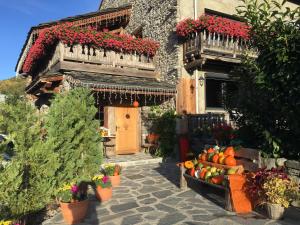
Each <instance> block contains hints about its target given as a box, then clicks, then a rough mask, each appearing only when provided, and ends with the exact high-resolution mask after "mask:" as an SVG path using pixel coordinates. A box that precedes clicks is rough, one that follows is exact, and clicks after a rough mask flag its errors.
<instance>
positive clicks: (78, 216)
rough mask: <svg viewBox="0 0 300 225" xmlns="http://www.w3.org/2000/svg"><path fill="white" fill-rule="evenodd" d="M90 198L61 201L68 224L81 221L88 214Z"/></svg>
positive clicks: (61, 207) (62, 210)
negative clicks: (69, 201)
mask: <svg viewBox="0 0 300 225" xmlns="http://www.w3.org/2000/svg"><path fill="white" fill-rule="evenodd" d="M88 206H89V200H84V201H80V202H72V203H64V202H60V209H61V212H62V214H63V217H64V220H65V222H66V223H67V224H76V223H80V222H81V221H82V220H83V219H84V218H85V216H86V213H87V209H88Z"/></svg>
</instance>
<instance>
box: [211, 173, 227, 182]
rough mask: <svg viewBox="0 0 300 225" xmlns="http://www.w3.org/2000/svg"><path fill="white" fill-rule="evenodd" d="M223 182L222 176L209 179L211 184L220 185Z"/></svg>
mask: <svg viewBox="0 0 300 225" xmlns="http://www.w3.org/2000/svg"><path fill="white" fill-rule="evenodd" d="M223 180H224V176H223V175H219V176H215V177H213V178H211V181H212V183H213V184H222V182H223Z"/></svg>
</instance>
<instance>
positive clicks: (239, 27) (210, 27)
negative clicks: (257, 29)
mask: <svg viewBox="0 0 300 225" xmlns="http://www.w3.org/2000/svg"><path fill="white" fill-rule="evenodd" d="M202 30H207V31H209V32H213V33H217V34H222V35H228V36H231V37H235V38H242V39H245V40H248V39H249V26H247V25H246V24H245V23H242V22H238V21H234V20H230V19H227V18H223V17H218V16H211V15H203V16H200V17H199V19H197V20H193V19H191V18H189V19H185V20H183V21H181V22H180V23H178V24H177V26H176V31H177V35H178V36H180V37H187V36H188V35H189V34H192V33H197V32H201V31H202Z"/></svg>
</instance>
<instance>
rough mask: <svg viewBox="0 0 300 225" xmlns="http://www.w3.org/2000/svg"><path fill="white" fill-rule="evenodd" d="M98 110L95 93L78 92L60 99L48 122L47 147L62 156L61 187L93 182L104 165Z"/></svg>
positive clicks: (60, 96) (75, 91) (58, 97)
mask: <svg viewBox="0 0 300 225" xmlns="http://www.w3.org/2000/svg"><path fill="white" fill-rule="evenodd" d="M96 112H97V108H96V107H95V99H94V97H93V95H92V94H91V92H90V91H89V90H87V89H85V88H75V89H73V90H71V91H69V92H66V93H63V94H60V95H57V96H56V97H55V99H54V100H53V101H52V103H51V107H50V110H49V112H48V115H47V118H46V124H45V127H46V131H47V143H48V146H51V148H52V150H53V152H55V153H57V154H58V155H59V164H60V166H59V169H58V171H57V173H56V177H57V180H58V185H60V186H61V185H63V184H64V183H69V182H72V181H74V179H81V180H91V178H92V176H94V175H95V174H96V173H97V172H98V171H99V166H100V164H101V162H102V147H101V142H100V135H99V134H98V132H97V128H98V126H99V124H98V122H97V121H96V120H95V115H96Z"/></svg>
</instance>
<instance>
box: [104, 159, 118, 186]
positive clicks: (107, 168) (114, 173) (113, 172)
mask: <svg viewBox="0 0 300 225" xmlns="http://www.w3.org/2000/svg"><path fill="white" fill-rule="evenodd" d="M121 170H122V168H121V166H120V165H118V164H112V163H110V164H105V165H104V166H103V167H102V171H103V173H104V174H105V175H106V176H109V179H110V181H111V184H112V187H118V186H120V183H121V177H120V174H121Z"/></svg>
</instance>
